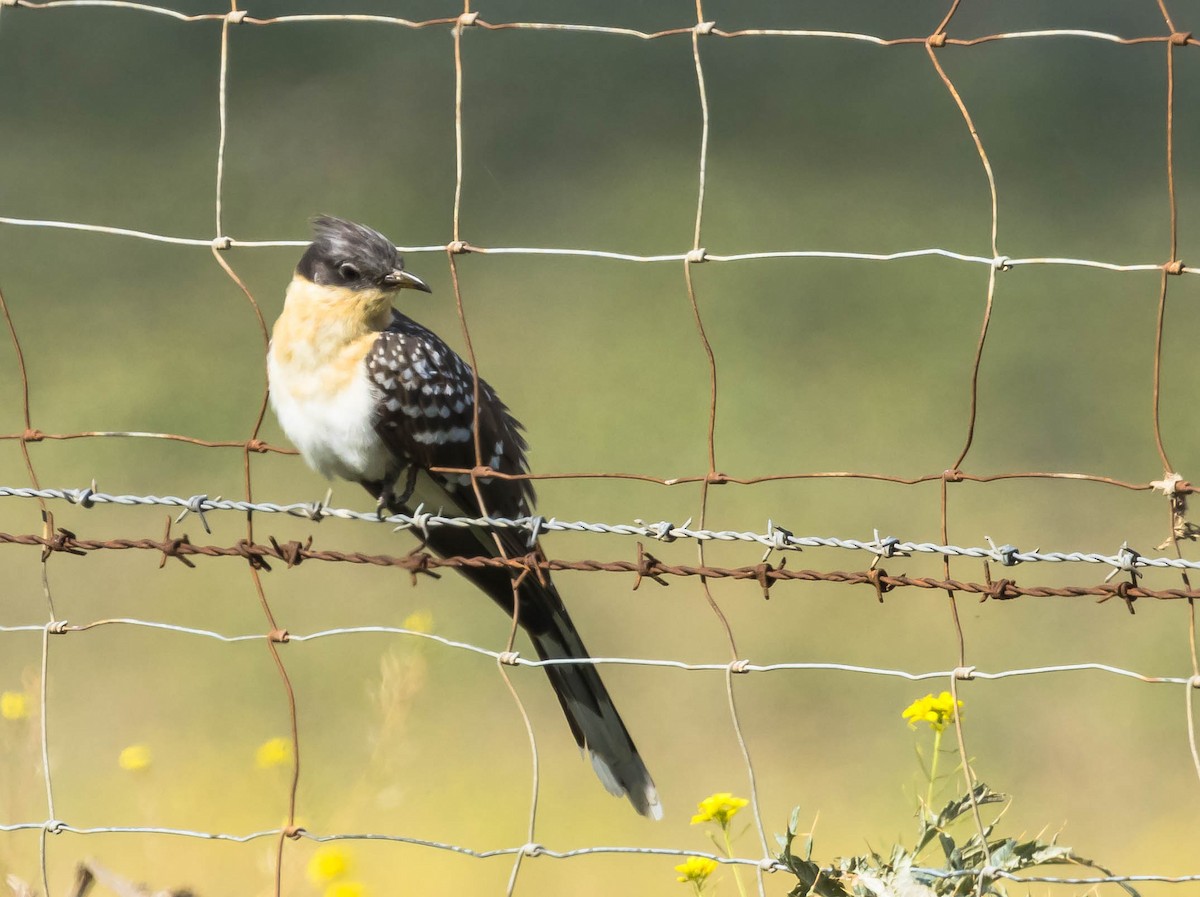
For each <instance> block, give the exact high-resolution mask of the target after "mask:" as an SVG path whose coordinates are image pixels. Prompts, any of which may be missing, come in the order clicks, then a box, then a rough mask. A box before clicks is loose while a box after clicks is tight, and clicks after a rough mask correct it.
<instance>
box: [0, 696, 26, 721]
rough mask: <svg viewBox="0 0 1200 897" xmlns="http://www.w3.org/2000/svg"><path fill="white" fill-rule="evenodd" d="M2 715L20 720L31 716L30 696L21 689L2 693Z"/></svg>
mask: <svg viewBox="0 0 1200 897" xmlns="http://www.w3.org/2000/svg"><path fill="white" fill-rule="evenodd" d="M0 716H2V717H4V718H5V719H11V720H18V719H25V717H27V716H29V698H28V697H27V696H26V695H24V694H22V693H21V692H19V691H6V692H4V693H3V694H0Z"/></svg>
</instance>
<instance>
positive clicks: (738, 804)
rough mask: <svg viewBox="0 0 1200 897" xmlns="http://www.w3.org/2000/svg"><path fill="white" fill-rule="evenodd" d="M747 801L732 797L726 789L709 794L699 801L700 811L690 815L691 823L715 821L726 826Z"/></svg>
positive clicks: (723, 826)
mask: <svg viewBox="0 0 1200 897" xmlns="http://www.w3.org/2000/svg"><path fill="white" fill-rule="evenodd" d="M748 803H750V801H748V800H746V799H745V798H741V797H734V796H733V795H732V794H730V793H729V792H728V791H722V792H720V793H718V794H711V795H709V796H708V797H706V798H704V800H702V801H700V812H699V813H697V814H696V815H695V816H693V817H692V825H698V824H699V823H701V822H715V823H717V824H718V825H720V826H721V828H726V827H728V825H729V820H731V819H732V818H733V817H734V814H735V813H737V811H738V810H740V809H741V808H742V807H744V806H746V804H748ZM709 871H712V870H709Z"/></svg>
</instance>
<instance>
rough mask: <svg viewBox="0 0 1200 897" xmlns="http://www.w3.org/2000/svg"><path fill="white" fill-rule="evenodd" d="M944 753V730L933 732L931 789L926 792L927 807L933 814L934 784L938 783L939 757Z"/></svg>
mask: <svg viewBox="0 0 1200 897" xmlns="http://www.w3.org/2000/svg"><path fill="white" fill-rule="evenodd" d="M941 751H942V730H941V729H934V730H933V759H932V760H930V761H929V787H928V788H927V789H926V790H925V806H926V808H928V810H929V812H930V813H932V812H933V783H934V782H936V781H937V767H938V757H939V756H940V755H941Z"/></svg>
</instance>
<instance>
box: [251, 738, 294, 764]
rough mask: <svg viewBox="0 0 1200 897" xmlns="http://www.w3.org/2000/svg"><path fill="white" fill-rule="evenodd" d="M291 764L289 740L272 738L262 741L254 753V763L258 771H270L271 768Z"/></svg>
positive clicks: (290, 742) (290, 744)
mask: <svg viewBox="0 0 1200 897" xmlns="http://www.w3.org/2000/svg"><path fill="white" fill-rule="evenodd" d="M291 762H292V740H291V739H290V738H272V739H269V740H268V741H264V742H263V743H262V744H260V745H259V746H258V750H257V751H255V752H254V763H255V765H256V766H257V767H258V768H259V769H270V768H271V767H272V766H287V765H288V764H289V763H291Z"/></svg>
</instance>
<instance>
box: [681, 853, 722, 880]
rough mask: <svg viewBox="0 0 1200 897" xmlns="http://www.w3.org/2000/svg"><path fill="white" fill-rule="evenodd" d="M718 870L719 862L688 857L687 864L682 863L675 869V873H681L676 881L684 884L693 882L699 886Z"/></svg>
mask: <svg viewBox="0 0 1200 897" xmlns="http://www.w3.org/2000/svg"><path fill="white" fill-rule="evenodd" d="M716 868H717V861H716V860H710V859H707V858H705V857H688V859H687V862H686V863H681V864H679V865H678V866H676V867H675V871H676V872H678V873H679V878H678V879H676V881H681V882H684V883H687V882H689V881H690V882H691V883H692V884H695V885H699V884H702V883H703V882H704V880H705V879H706V878H708V877H709V876H710V875H712V874H713V872H714V871H716Z"/></svg>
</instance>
